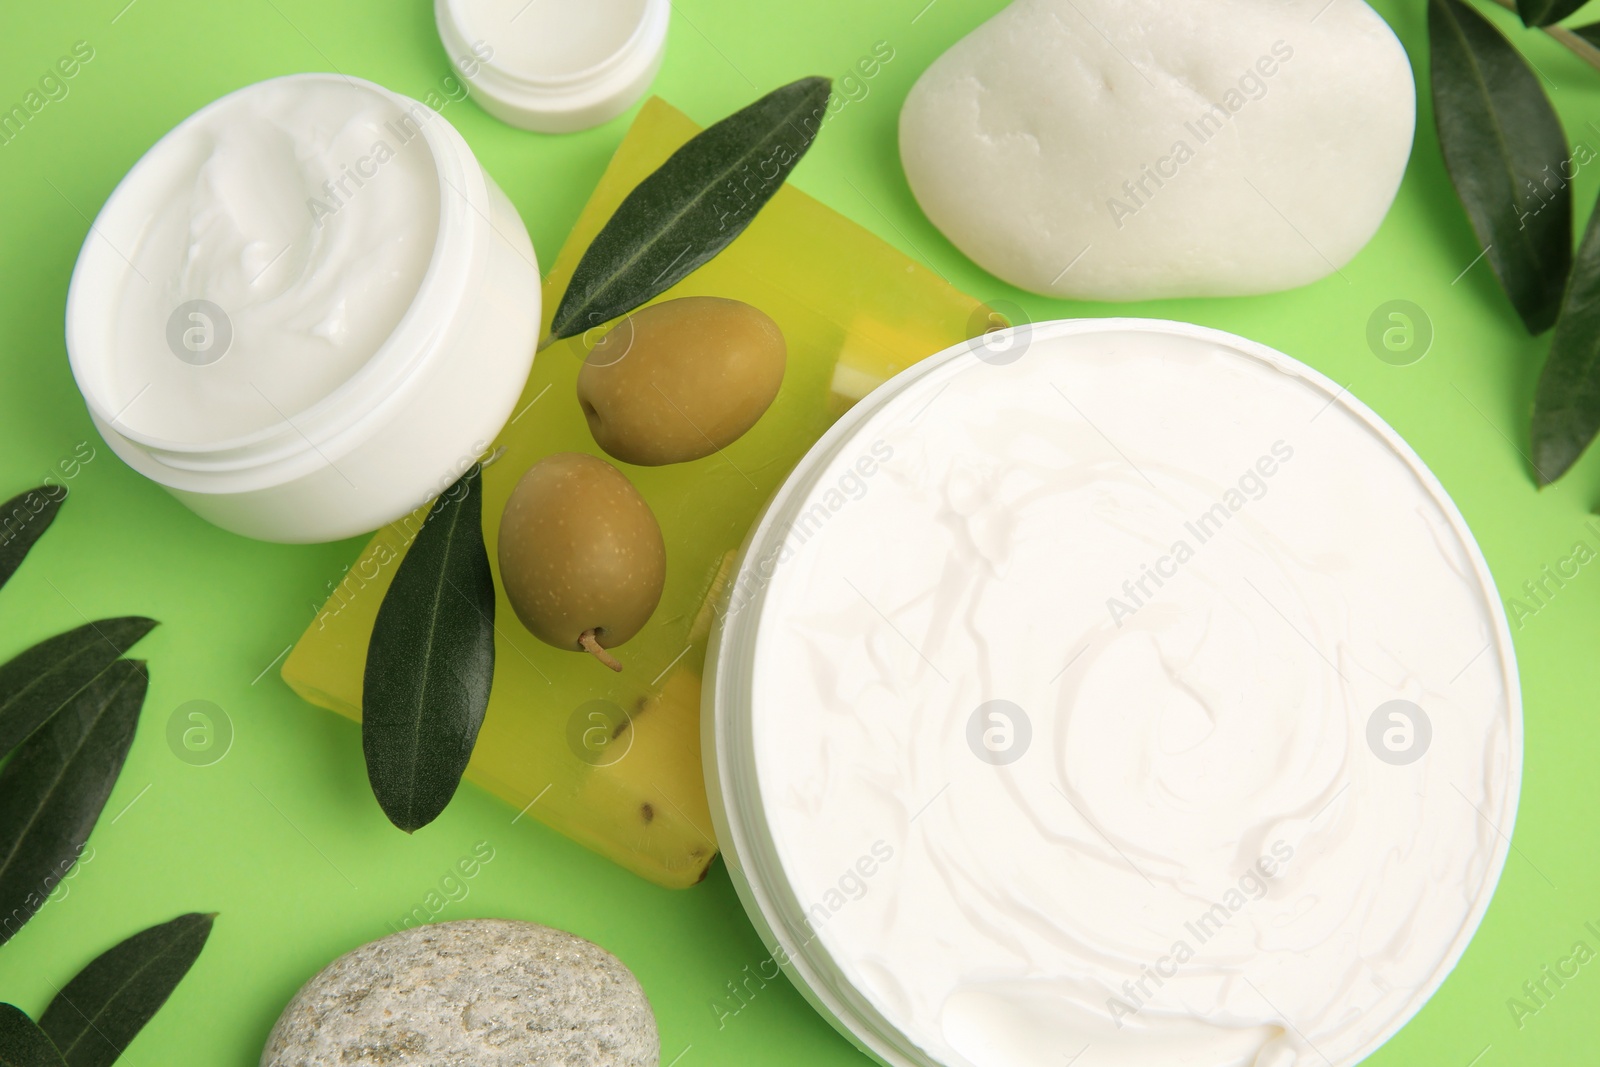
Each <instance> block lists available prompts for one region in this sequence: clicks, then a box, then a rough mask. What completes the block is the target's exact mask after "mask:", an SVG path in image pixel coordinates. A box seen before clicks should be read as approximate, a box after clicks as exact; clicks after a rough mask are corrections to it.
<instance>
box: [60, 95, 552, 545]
mask: <svg viewBox="0 0 1600 1067" xmlns="http://www.w3.org/2000/svg"><path fill="white" fill-rule="evenodd" d="M335 105H337V106H335ZM341 108H342V109H343V111H341V110H340V109H341ZM344 112H359V113H360V115H362V116H365V115H367V114H368V113H369V112H370V114H371V115H373V116H376V118H374V119H372V120H371V122H372V123H376V122H377V119H383V118H386V117H387V121H386V122H385V123H384V124H383V125H382V126H378V125H371V124H369V126H368V127H362V126H359V124H356V125H353V124H354V123H355V121H356V120H355V119H354V118H352V117H351V115H349V114H345V113H344ZM262 115H267V116H268V117H269V119H270V121H267V120H262V119H261V116H262ZM372 131H377V132H372ZM380 141H388V142H391V143H390V144H389V145H388V146H387V147H386V148H385V150H384V151H383V152H380V153H378V154H377V155H374V154H373V152H372V150H373V149H376V148H378V142H380ZM330 146H331V147H330ZM347 149H348V151H346V150H347ZM362 152H365V153H366V154H360V153H362ZM400 153H407V155H405V156H404V157H403V158H404V159H405V160H406V162H404V163H403V164H402V163H395V162H391V161H390V160H392V159H394V158H399V157H400V156H399V154H400ZM319 168H321V169H319ZM386 168H387V172H386ZM324 174H326V179H325V180H326V182H327V184H323V185H319V182H320V181H323V180H324V179H323V175H324ZM280 175H282V176H288V177H292V178H293V179H294V181H295V182H300V183H303V184H304V186H305V188H304V189H302V188H300V186H298V185H296V186H294V187H293V188H277V187H276V186H274V184H273V183H274V181H275V180H276V179H277V178H278V177H279V176H280ZM363 176H364V177H363ZM263 191H265V192H267V193H270V194H271V195H270V197H269V196H263V195H253V194H260V193H262V192H263ZM302 195H305V197H306V199H305V204H304V207H302V206H301V204H300V201H299V198H300V196H302ZM202 197H204V198H206V200H205V203H204V204H202V205H200V206H196V204H197V203H198V202H199V200H200V199H201V198H202ZM268 200H270V201H271V202H270V203H268V202H266V201H268ZM301 212H306V214H305V215H302V214H301ZM341 213H342V217H339V218H334V219H333V220H332V222H328V220H327V219H324V218H317V216H318V215H319V214H323V215H340V214H341ZM308 218H309V219H311V220H312V221H311V222H308V221H307V219H308ZM325 223H326V224H327V228H325V229H324V228H323V224H325ZM162 226H166V227H167V230H166V231H165V232H166V235H167V237H169V238H175V239H169V240H167V241H165V245H170V246H171V247H159V248H155V247H153V246H152V245H151V244H150V242H152V241H154V240H155V238H154V237H153V236H152V235H153V234H156V233H158V231H160V229H161V227H162ZM408 227H409V229H408ZM256 228H260V229H262V231H263V232H261V233H255V232H254V230H255V229H256ZM267 231H271V236H270V238H269V236H268V233H267ZM396 232H399V233H407V234H410V235H412V236H414V237H415V238H416V240H415V241H413V242H412V245H410V246H408V245H405V244H404V243H403V242H402V243H400V244H396V240H395V238H394V237H393V234H394V233H396ZM285 233H287V234H288V235H289V236H287V237H285V236H283V235H284V234H285ZM363 241H365V242H366V243H365V244H363V243H362V242H363ZM207 242H211V244H209V245H208V244H207ZM279 243H282V244H283V245H284V248H283V250H282V251H281V252H278V253H277V255H276V258H275V257H274V251H273V250H274V249H275V248H276V247H277V245H278V244H279ZM208 249H209V251H207V250H208ZM197 250H198V251H197ZM202 252H205V254H206V255H207V256H209V258H205V257H204V256H202V255H201V253H202ZM296 260H299V262H296ZM151 263H157V264H162V265H167V266H170V265H173V264H177V267H175V268H174V270H173V271H171V272H169V273H170V277H166V276H163V275H160V274H158V273H157V272H156V271H154V270H153V269H152V268H151V266H150V264H151ZM137 264H144V268H143V269H141V267H140V266H138V265H137ZM258 268H259V270H258ZM275 272H277V273H275ZM223 275H227V276H228V277H229V278H231V279H232V282H231V283H230V284H232V286H233V288H232V289H231V290H230V291H231V292H235V293H237V294H240V295H239V296H238V299H239V300H240V301H242V302H244V303H246V304H247V305H248V308H247V309H246V310H247V311H248V313H245V312H242V311H240V310H239V309H238V308H235V310H234V313H233V315H232V316H231V317H230V315H229V312H228V310H227V309H225V308H220V307H218V306H217V305H216V302H215V301H213V302H211V303H210V304H209V305H208V304H207V302H206V301H204V300H202V299H190V298H192V297H196V296H197V294H205V293H208V292H212V291H213V290H214V289H216V287H217V286H220V285H222V284H223V282H222V281H221V280H220V279H221V278H222V277H223ZM539 284H540V278H539V270H538V265H537V260H536V259H535V256H534V251H533V246H532V242H531V241H530V240H529V237H528V232H527V229H526V228H525V227H524V226H523V223H522V220H521V218H520V217H519V216H518V214H517V212H516V209H515V208H514V207H513V206H512V204H511V202H510V201H509V200H508V199H507V198H506V196H505V194H504V193H503V192H502V191H501V190H500V188H499V187H498V186H497V185H496V184H495V183H494V180H493V179H492V178H491V177H490V176H489V175H488V173H487V172H486V171H485V170H484V169H483V167H482V166H481V165H480V164H479V163H478V161H477V159H476V158H475V157H474V156H473V153H472V150H471V149H470V148H469V147H468V145H467V143H466V141H465V140H463V139H462V137H461V135H460V134H459V133H458V132H457V131H456V130H455V129H454V128H453V127H452V126H451V125H450V124H449V123H448V122H447V121H445V120H444V119H443V118H442V117H441V116H440V115H438V114H437V113H436V112H434V111H432V110H431V109H429V108H427V107H425V106H424V105H422V104H421V103H419V102H417V101H415V100H411V99H409V98H407V97H405V96H401V95H399V94H397V93H393V92H390V91H389V90H387V89H384V88H383V87H381V86H379V85H375V84H373V83H371V82H367V81H362V80H360V79H355V78H347V77H344V76H342V75H336V74H296V75H290V76H287V77H283V78H275V79H271V80H269V81H265V82H260V83H257V84H255V85H250V86H247V87H245V88H243V89H240V90H238V91H236V92H234V93H232V94H229V95H228V96H225V97H223V98H222V99H220V100H217V101H216V102H214V103H212V104H210V105H208V106H207V107H205V108H203V109H201V110H200V111H198V112H196V113H195V114H194V115H192V116H190V117H189V118H188V119H186V120H184V122H182V123H180V124H179V125H178V126H177V127H176V128H174V129H173V130H172V131H171V132H170V133H168V134H167V135H166V136H165V137H163V138H162V139H161V140H160V141H159V142H158V143H157V144H156V145H155V146H154V147H153V148H151V149H150V151H149V152H147V153H146V154H145V156H144V157H143V158H142V159H140V161H139V162H138V163H137V164H136V165H135V166H134V167H133V169H132V170H131V171H129V173H128V174H127V176H126V177H125V178H124V179H123V180H122V182H121V183H120V184H119V185H118V186H117V188H116V189H115V190H114V191H113V193H112V194H111V197H110V198H109V199H108V200H107V201H106V204H105V206H104V207H103V208H102V209H101V211H100V214H99V216H98V218H97V219H96V220H95V223H94V225H93V226H92V227H91V228H90V232H89V235H88V237H87V238H86V239H85V242H84V246H83V250H82V252H81V253H80V255H79V258H78V262H77V266H76V267H75V269H74V271H73V275H72V283H71V288H70V291H69V294H68V298H67V317H66V339H67V350H68V354H69V357H70V360H71V365H72V372H73V376H74V377H75V378H76V380H77V383H78V388H79V389H80V390H81V391H82V393H83V396H84V399H85V401H86V403H87V405H88V408H89V411H90V414H91V417H92V418H93V420H94V423H95V425H96V427H97V428H98V429H99V431H100V432H101V434H102V435H103V436H104V437H105V439H106V442H107V443H108V444H109V445H110V446H111V448H112V449H113V450H114V451H115V452H116V453H117V455H119V456H120V457H121V458H122V459H123V460H124V461H125V462H126V463H127V464H128V465H129V466H131V467H133V468H134V469H135V470H137V471H138V472H139V473H141V474H143V475H145V476H146V477H148V478H150V479H152V480H154V481H155V482H157V483H159V484H160V485H162V486H164V487H165V488H166V489H167V490H168V491H169V492H171V493H172V494H173V495H174V496H175V497H177V498H178V499H179V500H180V501H182V502H183V503H184V504H185V505H187V506H188V507H189V508H190V509H191V510H193V511H194V512H195V513H196V514H198V515H200V516H201V517H203V518H205V519H207V520H208V521H210V522H212V523H215V524H216V525H217V526H220V527H222V528H223V529H226V530H230V531H233V532H235V533H239V534H243V535H245V536H248V537H254V538H259V539H262V540H268V541H282V542H319V541H331V540H336V539H340V538H345V537H350V536H353V535H356V534H361V533H365V532H369V531H371V530H374V529H377V528H378V527H380V526H382V525H384V524H385V523H387V522H391V521H393V520H394V519H397V518H399V517H400V516H402V515H405V514H407V513H408V512H410V511H412V510H414V509H415V508H417V507H420V506H422V505H423V504H425V503H426V502H427V501H428V500H429V499H431V498H432V497H433V496H434V495H436V494H437V493H438V492H440V491H441V490H442V489H443V488H445V487H448V485H449V484H450V483H451V482H452V481H454V480H455V478H456V477H457V476H459V475H460V474H461V473H462V472H463V471H464V470H466V469H467V467H469V466H470V465H471V464H472V462H473V461H474V460H475V459H476V458H478V456H479V454H480V453H481V452H482V450H483V449H484V448H485V447H486V446H487V443H488V442H489V441H491V440H492V439H493V438H494V436H495V435H496V434H497V433H498V432H499V430H500V428H501V427H502V426H503V425H504V423H505V421H506V419H507V418H508V417H509V416H510V414H511V410H512V406H513V405H514V403H515V401H516V398H517V396H518V395H519V394H520V392H521V389H522V385H523V383H524V382H525V381H526V378H527V374H528V370H529V368H530V367H531V365H532V361H533V355H534V350H535V345H536V342H537V337H538V326H539V308H540V291H539ZM144 286H148V289H145V288H143V287H144ZM146 293H147V294H148V296H146V295H144V294H146ZM146 300H148V301H149V306H148V307H145V306H141V303H142V302H144V301H146ZM168 312H170V313H171V317H170V318H169V317H168V314H167V313H168ZM391 320H392V321H391ZM130 322H138V323H144V324H146V326H147V327H148V328H145V327H143V326H141V327H138V328H135V329H133V330H132V331H131V332H130V327H129V323H130ZM352 324H354V326H352ZM186 329H188V330H197V331H203V336H204V338H205V341H204V344H215V346H216V347H215V348H214V350H213V353H212V355H207V356H204V357H199V356H195V355H194V354H193V353H191V352H188V351H186V350H185V349H184V347H183V346H180V345H179V344H178V343H177V338H178V337H179V336H182V337H185V338H188V337H189V334H187V333H184V331H185V330H186ZM363 330H364V331H365V333H363V332H362V331H363ZM280 333H281V334H282V336H284V337H291V336H292V337H293V338H298V339H299V340H301V341H303V342H304V346H303V347H304V348H305V351H304V352H297V353H296V356H295V359H294V360H290V359H288V358H287V357H283V358H280V351H279V350H275V349H274V348H273V342H272V340H271V338H274V337H277V336H279V334H280ZM145 334H150V335H152V336H145ZM263 336H265V337H267V338H268V339H267V340H262V338H263ZM219 338H220V340H219ZM189 344H190V342H189V341H188V340H185V341H184V342H183V345H189ZM252 344H256V345H257V346H258V347H260V348H261V350H260V351H251V345H252ZM163 346H165V347H168V348H170V349H171V352H170V354H164V353H162V352H161V348H162V347H163ZM319 346H320V347H319ZM230 349H231V350H230ZM201 350H202V351H204V349H203V347H202V349H201ZM246 353H249V356H248V359H252V360H254V361H255V362H254V363H253V364H252V363H249V362H247V356H246ZM318 353H322V354H324V355H326V354H327V353H334V354H336V355H337V360H338V362H337V366H330V365H328V364H320V365H319V364H318V362H317V359H316V357H317V355H318ZM169 356H170V363H165V362H162V361H163V360H164V359H167V358H169ZM230 356H231V357H233V362H232V363H230V362H229V360H230ZM146 371H153V373H150V374H149V375H148V381H145V382H144V383H143V385H142V386H141V377H142V376H143V375H144V374H145V372H146ZM208 374H214V375H217V376H219V377H213V378H211V379H210V382H211V383H215V382H217V381H218V380H219V379H220V376H222V375H227V376H229V378H228V380H229V381H230V382H231V385H230V386H229V389H231V390H232V392H226V391H223V390H220V389H217V388H216V387H215V386H214V385H213V384H208V380H207V375H208ZM246 385H248V387H249V389H250V390H252V391H253V393H257V394H260V400H261V404H259V405H258V404H255V403H254V401H253V400H252V401H251V402H250V404H249V405H246V404H244V403H242V402H240V400H239V395H240V391H241V390H243V389H244V388H245V386H246ZM163 392H165V393H166V394H167V395H165V396H163V395H162V393H163ZM274 392H276V393H278V394H279V396H280V399H279V400H277V401H274V400H273V399H272V398H271V396H270V395H269V394H270V393H274ZM286 394H287V395H293V396H294V397H295V400H294V402H293V403H287V402H286V401H284V400H283V399H282V396H284V395H286ZM230 405H238V406H239V408H240V410H239V411H238V412H237V414H238V419H237V421H235V419H234V415H235V412H234V411H233V410H231V409H230ZM262 405H267V406H270V410H268V409H267V407H263V406H262ZM246 406H249V407H250V410H249V412H248V417H246V412H245V410H244V409H245V407H246ZM235 429H236V430H237V432H235Z"/></svg>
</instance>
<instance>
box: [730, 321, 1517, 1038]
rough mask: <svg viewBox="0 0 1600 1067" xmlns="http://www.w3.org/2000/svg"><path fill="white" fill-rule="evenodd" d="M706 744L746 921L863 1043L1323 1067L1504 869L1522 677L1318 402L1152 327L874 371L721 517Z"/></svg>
mask: <svg viewBox="0 0 1600 1067" xmlns="http://www.w3.org/2000/svg"><path fill="white" fill-rule="evenodd" d="M708 668H710V669H709V670H708V674H707V677H708V679H711V680H712V685H711V686H709V687H708V689H707V691H706V704H705V716H704V719H703V730H704V741H705V767H706V774H707V785H708V792H709V794H710V797H711V802H712V814H713V818H714V820H715V822H716V829H717V839H718V841H719V842H720V843H721V845H722V846H723V849H724V854H725V855H726V856H727V858H728V867H729V871H730V875H731V877H732V879H733V882H734V884H735V887H736V888H737V889H738V891H739V893H740V896H741V898H742V900H743V903H744V905H745V908H746V910H747V911H748V912H749V913H750V915H751V917H752V919H753V920H754V922H755V924H756V926H757V929H758V930H759V931H760V932H761V933H762V935H763V937H764V939H765V940H766V942H767V944H768V946H769V947H770V949H771V951H772V958H773V959H774V960H775V961H776V962H777V963H778V964H779V965H781V966H783V967H784V968H785V969H786V970H787V971H788V972H789V974H790V976H791V977H792V978H793V979H794V980H795V983H796V985H797V986H798V987H799V988H800V989H801V991H802V992H803V993H804V994H805V995H806V996H807V998H808V999H810V1000H811V1002H812V1003H813V1004H814V1005H815V1006H816V1007H817V1008H818V1009H819V1010H821V1011H822V1012H823V1013H824V1015H826V1016H827V1017H828V1018H829V1019H830V1020H831V1021H833V1022H834V1024H835V1025H836V1026H837V1027H838V1028H839V1029H840V1030H841V1031H842V1032H843V1033H845V1034H846V1036H848V1037H850V1038H851V1039H852V1040H854V1041H855V1042H856V1043H857V1044H858V1045H859V1046H860V1047H862V1048H863V1049H866V1050H867V1051H869V1052H871V1053H872V1054H873V1055H875V1056H876V1057H877V1058H878V1059H879V1060H881V1061H882V1062H884V1063H888V1064H893V1065H894V1067H935V1065H937V1067H1044V1065H1046V1064H1056V1065H1059V1064H1061V1063H1064V1062H1067V1061H1071V1062H1073V1063H1074V1064H1076V1065H1077V1067H1171V1065H1173V1064H1179V1063H1184V1064H1208V1065H1209V1064H1236V1065H1245V1064H1249V1065H1252V1067H1291V1065H1293V1067H1304V1065H1308V1064H1313V1063H1315V1064H1319V1065H1326V1067H1352V1065H1354V1064H1356V1063H1357V1062H1359V1061H1360V1060H1362V1059H1363V1058H1365V1057H1366V1056H1368V1055H1370V1054H1371V1053H1372V1052H1373V1051H1374V1050H1375V1049H1376V1048H1377V1047H1378V1046H1379V1045H1381V1044H1382V1043H1383V1042H1384V1041H1386V1040H1387V1039H1388V1038H1389V1037H1390V1036H1392V1035H1393V1034H1394V1033H1395V1032H1396V1031H1397V1030H1398V1029H1399V1028H1400V1027H1401V1026H1402V1025H1403V1024H1404V1023H1405V1022H1406V1021H1407V1020H1408V1019H1409V1018H1410V1017H1411V1016H1412V1015H1413V1014H1415V1013H1416V1012H1417V1011H1418V1010H1419V1009H1420V1008H1421V1006H1422V1005H1423V1003H1424V1002H1426V1001H1427V999H1428V998H1429V997H1430V996H1431V995H1432V994H1433V993H1434V992H1435V991H1436V990H1437V989H1438V988H1439V986H1440V984H1441V983H1442V982H1443V981H1444V980H1445V977H1446V976H1447V975H1448V974H1449V972H1450V970H1451V968H1452V967H1453V966H1454V965H1455V963H1456V961H1457V960H1458V959H1459V958H1460V956H1461V954H1462V952H1463V951H1464V950H1465V948H1466V945H1467V942H1468V941H1469V940H1470V938H1471V937H1472V934H1473V932H1474V930H1475V929H1476V928H1477V926H1478V923H1479V921H1480V920H1481V919H1482V917H1483V915H1484V912H1485V910H1486V908H1487V907H1488V904H1489V900H1490V897H1491V896H1492V894H1493V892H1494V887H1495V884H1496V881H1497V879H1498V878H1499V876H1500V872H1501V870H1502V868H1503V866H1504V864H1505V860H1506V855H1507V850H1508V847H1509V841H1510V834H1511V830H1512V823H1513V821H1514V818H1515V813H1516V807H1517V797H1518V788H1519V782H1520V773H1521V764H1522V717H1521V705H1520V700H1519V695H1518V688H1517V672H1516V664H1515V661H1514V657H1513V652H1512V643H1511V638H1510V634H1509V632H1508V630H1507V626H1506V620H1505V616H1504V613H1503V611H1502V610H1501V606H1500V600H1499V597H1498V595H1497V594H1496V592H1495V588H1494V583H1493V581H1492V579H1491V577H1490V575H1489V571H1488V567H1487V566H1486V564H1485V562H1484V560H1483V557H1482V556H1481V555H1480V553H1479V551H1478V549H1477V546H1476V544H1475V543H1474V542H1473V539H1472V535H1471V533H1470V532H1469V531H1468V530H1467V527H1466V524H1465V522H1464V521H1463V520H1462V517H1461V515H1460V514H1459V513H1458V512H1457V510H1456V508H1455V507H1454V505H1453V504H1452V503H1451V502H1450V499H1449V497H1448V496H1447V495H1446V494H1445V491H1444V489H1443V488H1442V487H1441V486H1440V484H1439V482H1438V481H1437V480H1436V479H1435V478H1434V477H1433V475H1432V474H1431V473H1429V471H1428V469H1427V468H1426V467H1425V466H1424V465H1423V463H1422V461H1421V460H1420V459H1418V457H1417V456H1416V454H1415V453H1414V452H1412V451H1411V449H1410V448H1408V447H1407V446H1406V445H1405V443H1404V442H1403V441H1402V440H1401V439H1400V438H1399V437H1398V435H1396V434H1395V433H1394V431H1393V430H1391V429H1390V428H1389V427H1388V426H1386V425H1385V424H1384V423H1383V422H1382V421H1381V420H1380V419H1379V418H1378V417H1377V416H1376V415H1375V414H1374V413H1373V412H1371V411H1370V410H1368V409H1367V408H1366V407H1365V406H1363V405H1362V404H1361V403H1360V402H1359V401H1357V400H1355V399H1353V398H1352V397H1351V396H1350V394H1349V392H1348V391H1347V390H1345V389H1343V388H1341V387H1340V386H1338V385H1336V384H1335V383H1333V382H1331V381H1329V380H1328V379H1327V378H1325V377H1323V376H1322V375H1320V374H1318V373H1317V372H1316V371H1314V370H1312V369H1311V368H1309V367H1306V366H1304V365H1303V364H1300V363H1298V362H1296V361H1295V360H1293V359H1290V358H1289V357H1287V356H1285V355H1283V354H1281V353H1278V352H1274V351H1272V350H1271V349H1268V348H1266V347H1265V346H1262V345H1258V344H1254V343H1252V342H1250V341H1246V340H1244V339H1242V338H1238V337H1233V336H1231V335H1228V334H1224V333H1221V332H1218V331H1215V330H1208V329H1203V328H1201V327H1197V326H1190V325H1186V324H1182V323H1168V322H1156V321H1150V320H1135V319H1108V320H1098V321H1096V320H1079V321H1066V322H1051V323H1037V324H1031V325H1022V326H1018V327H1015V328H1012V329H1009V330H1005V331H1000V332H998V333H996V334H993V335H990V336H988V337H986V338H981V339H977V340H974V341H971V342H968V343H966V344H964V345H961V346H958V347H957V348H954V349H951V350H948V351H946V352H944V353H942V354H940V355H936V356H933V357H931V358H929V359H927V360H925V361H923V362H922V363H920V364H918V365H916V366H914V367H913V368H911V369H910V370H908V371H906V372H904V373H903V374H901V375H900V376H899V377H897V378H895V379H892V380H891V381H890V382H889V383H887V384H886V385H884V386H882V387H881V388H879V389H878V390H877V391H875V392H874V393H872V394H871V395H869V396H868V397H867V398H866V399H865V400H864V401H863V402H862V403H861V404H859V405H857V406H856V408H854V409H852V411H851V412H849V413H848V414H847V415H846V416H845V417H844V418H843V419H841V420H840V422H839V423H837V424H836V425H835V426H834V427H833V429H831V430H830V431H829V432H828V434H827V435H825V436H824V438H823V439H822V441H820V442H819V443H818V445H817V446H816V447H815V448H814V449H813V450H812V451H811V452H810V453H809V454H808V455H807V456H806V458H805V459H804V460H802V461H801V463H800V464H799V466H798V467H797V468H796V470H795V472H794V473H793V474H792V475H791V476H790V478H789V480H788V481H787V482H786V483H785V485H784V486H783V488H782V489H781V490H780V491H779V493H778V495H777V496H776V497H775V498H774V500H773V501H772V503H771V504H770V505H769V508H768V510H767V512H766V514H765V515H764V517H763V518H762V519H761V520H760V522H759V523H758V525H757V528H756V529H755V530H754V531H753V532H752V533H751V535H750V539H749V542H748V545H747V548H746V550H745V553H744V556H743V558H742V560H741V562H740V564H739V567H738V570H737V572H736V575H735V578H734V580H733V582H732V583H731V593H730V594H729V601H728V603H727V607H726V612H725V614H724V615H723V617H722V621H721V622H720V624H719V626H718V629H717V631H716V633H715V636H714V638H713V647H712V649H711V651H710V653H709V654H708Z"/></svg>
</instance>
